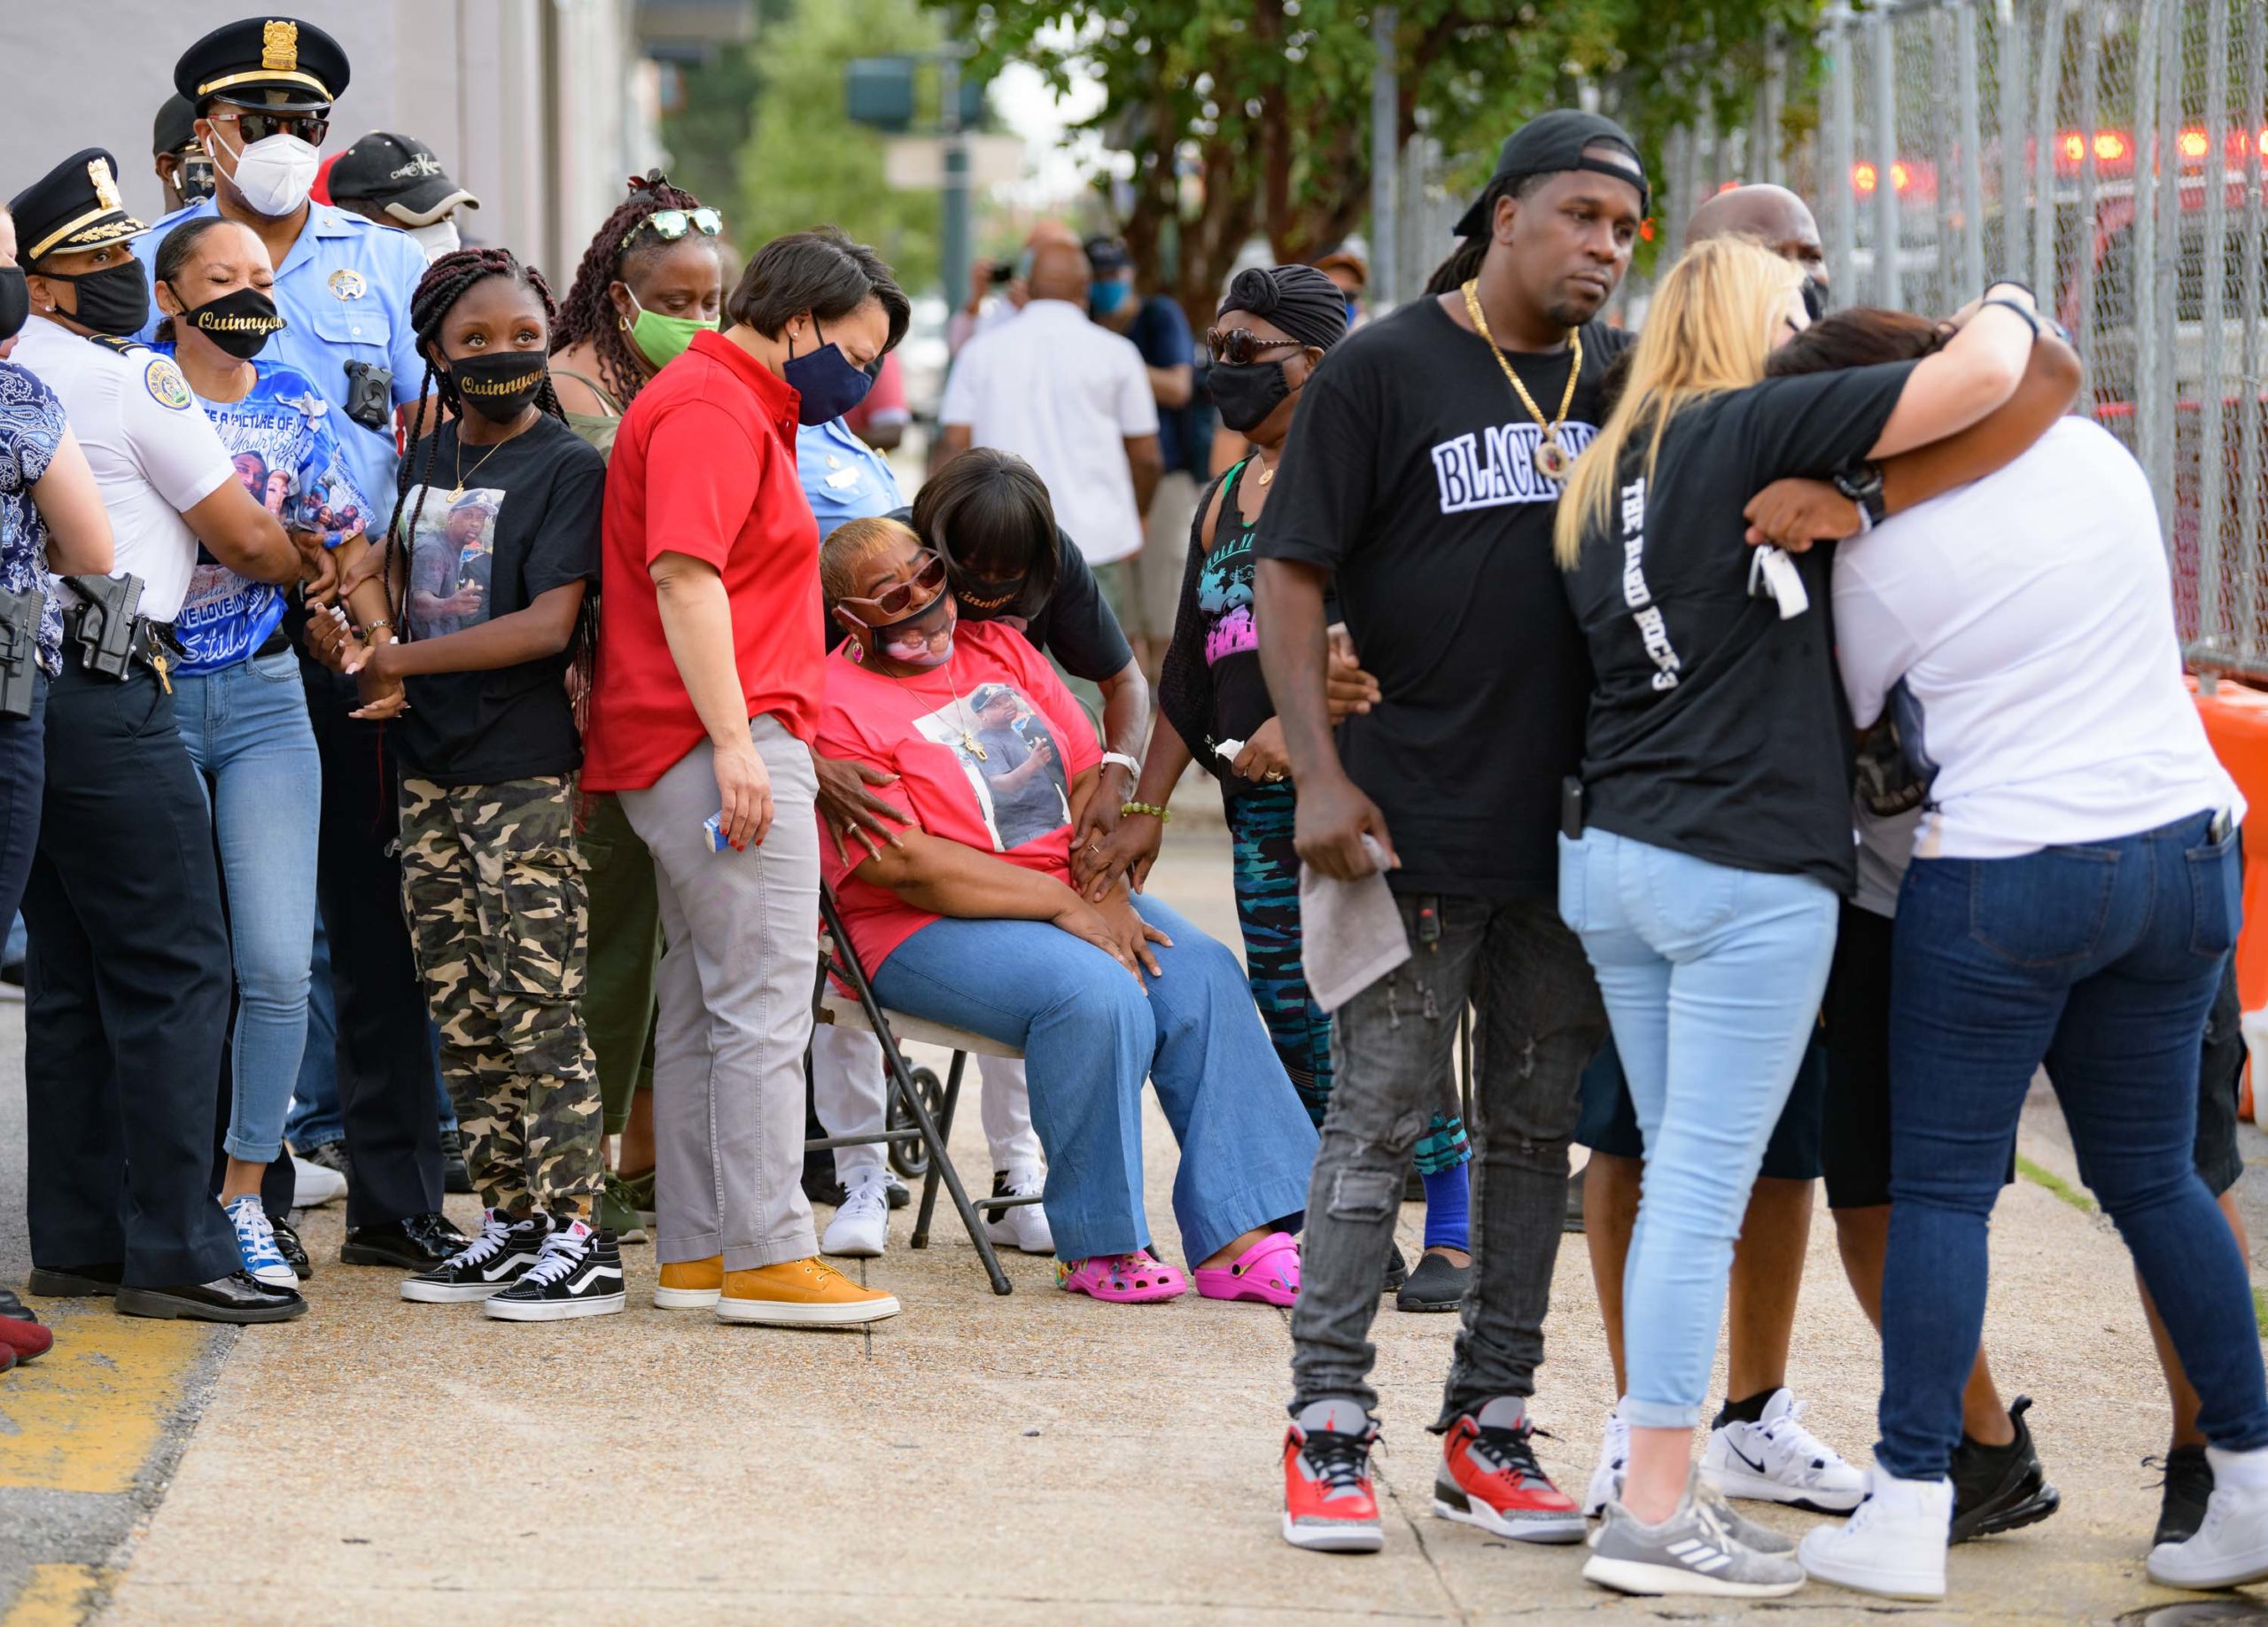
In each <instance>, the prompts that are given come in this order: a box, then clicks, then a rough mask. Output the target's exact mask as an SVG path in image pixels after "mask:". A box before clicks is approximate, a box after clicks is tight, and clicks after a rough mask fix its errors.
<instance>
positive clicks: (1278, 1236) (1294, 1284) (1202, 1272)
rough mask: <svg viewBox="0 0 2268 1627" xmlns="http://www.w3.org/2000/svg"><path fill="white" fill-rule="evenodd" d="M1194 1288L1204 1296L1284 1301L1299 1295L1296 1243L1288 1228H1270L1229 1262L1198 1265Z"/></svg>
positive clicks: (1267, 1301) (1289, 1300)
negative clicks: (1273, 1229) (1235, 1259)
mask: <svg viewBox="0 0 2268 1627" xmlns="http://www.w3.org/2000/svg"><path fill="white" fill-rule="evenodd" d="M1197 1291H1198V1292H1199V1293H1200V1294H1202V1295H1203V1296H1205V1297H1206V1298H1208V1299H1254V1300H1258V1301H1259V1302H1260V1303H1261V1304H1264V1305H1288V1304H1291V1303H1292V1302H1293V1300H1295V1299H1297V1298H1298V1297H1299V1296H1300V1245H1299V1244H1298V1243H1297V1242H1294V1241H1293V1237H1292V1234H1290V1233H1289V1232H1270V1233H1269V1234H1268V1235H1267V1236H1265V1237H1263V1238H1262V1239H1261V1240H1260V1241H1259V1242H1256V1243H1254V1244H1253V1245H1252V1247H1251V1248H1249V1249H1246V1250H1245V1251H1244V1253H1243V1254H1242V1255H1240V1256H1239V1257H1238V1259H1237V1262H1236V1264H1234V1265H1200V1266H1199V1267H1198V1268H1197Z"/></svg>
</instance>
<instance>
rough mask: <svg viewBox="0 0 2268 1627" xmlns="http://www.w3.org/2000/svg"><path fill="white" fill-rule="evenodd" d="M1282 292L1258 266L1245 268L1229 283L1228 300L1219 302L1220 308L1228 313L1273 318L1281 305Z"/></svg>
mask: <svg viewBox="0 0 2268 1627" xmlns="http://www.w3.org/2000/svg"><path fill="white" fill-rule="evenodd" d="M1282 299H1283V295H1282V292H1280V290H1279V289H1278V286H1277V283H1276V279H1275V278H1274V277H1272V276H1269V274H1268V272H1267V271H1266V269H1263V268H1262V267H1260V266H1247V267H1246V268H1245V269H1243V270H1241V271H1239V272H1238V273H1237V274H1236V276H1234V277H1233V278H1232V279H1231V281H1230V283H1229V295H1228V298H1227V299H1225V300H1222V301H1221V308H1222V309H1223V310H1228V311H1249V312H1251V313H1252V314H1253V315H1255V316H1262V317H1265V316H1273V315H1275V314H1276V307H1277V306H1278V304H1279V303H1281V301H1282Z"/></svg>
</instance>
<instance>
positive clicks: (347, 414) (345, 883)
mask: <svg viewBox="0 0 2268 1627" xmlns="http://www.w3.org/2000/svg"><path fill="white" fill-rule="evenodd" d="M350 73H351V68H350V65H349V64H348V62H347V59H346V52H345V51H342V50H341V49H340V48H339V44H338V41H336V40H334V39H332V38H331V37H330V35H328V34H326V33H324V32H323V31H322V29H321V28H319V27H315V25H314V24H313V23H308V22H302V21H300V20H299V19H296V18H290V17H253V18H246V19H244V20H242V21H240V22H233V23H229V24H226V25H224V26H223V27H218V28H215V29H214V30H213V32H212V33H210V34H208V35H206V36H205V37H204V38H203V39H201V40H198V42H197V43H195V44H194V45H191V46H190V48H189V49H188V50H187V51H183V53H182V57H181V59H180V61H179V62H177V63H176V64H175V66H174V88H175V90H177V91H179V92H180V94H181V95H182V96H183V97H184V98H186V99H187V100H188V101H189V103H190V105H191V107H192V108H193V109H194V110H195V113H196V125H195V128H196V133H197V136H198V140H199V141H200V142H201V143H203V144H204V146H205V150H206V152H208V153H209V154H210V155H211V156H212V159H213V163H214V171H215V174H216V179H217V183H218V190H217V191H216V192H215V193H214V196H213V197H211V198H207V199H204V200H203V201H201V202H199V203H197V204H195V205H192V206H190V207H188V208H185V209H182V210H180V211H177V212H176V213H175V214H169V215H167V216H166V217H165V218H164V219H163V220H161V221H159V222H158V223H157V225H156V227H155V228H154V229H152V230H151V233H150V235H149V236H148V237H145V238H144V239H143V240H142V241H141V242H140V243H139V244H137V245H136V247H135V253H136V254H137V255H138V256H139V257H140V258H141V259H142V261H143V262H144V264H147V263H149V262H150V261H151V259H153V258H154V256H155V255H156V253H157V245H158V244H159V242H160V241H162V240H163V238H164V237H165V234H166V232H167V230H170V229H172V228H173V227H175V226H176V225H178V224H180V223H181V222H183V221H187V220H193V219H196V218H198V216H200V215H210V214H221V215H225V216H226V217H227V218H229V220H232V221H237V222H241V223H242V224H244V225H245V226H248V227H250V228H251V229H252V230H253V231H254V232H255V233H257V234H258V235H259V237H260V240H261V242H263V243H265V244H266V245H268V260H269V261H270V262H271V263H272V264H273V265H274V266H275V268H276V285H275V287H274V288H273V289H271V290H270V291H269V292H270V294H271V296H272V297H273V298H274V300H275V301H276V308H277V309H278V310H279V311H280V312H281V313H282V314H283V319H284V320H285V321H286V322H287V323H290V326H288V327H286V328H285V329H284V330H283V331H282V332H281V333H278V334H277V335H276V337H275V338H274V339H271V340H270V341H269V343H268V352H267V354H270V355H274V356H276V357H279V358H280V359H282V360H283V361H284V362H289V363H290V364H291V366H293V367H296V368H298V369H299V370H300V371H301V372H303V373H305V374H306V375H307V377H308V378H311V379H313V380H314V381H315V388H316V389H317V390H319V391H321V392H322V395H323V398H324V399H325V400H326V401H329V402H330V405H331V407H332V408H333V409H334V410H333V412H332V414H331V422H332V424H335V425H337V426H338V440H339V446H340V448H341V450H342V451H343V452H344V453H345V455H346V459H347V461H348V463H349V464H350V465H351V472H352V473H353V479H354V485H355V489H356V490H358V491H360V492H361V493H362V494H364V495H365V496H367V497H368V498H369V500H370V502H372V503H374V504H376V505H377V515H376V517H375V520H374V524H373V526H372V529H373V531H374V532H375V531H377V529H378V528H379V527H380V526H382V525H383V524H384V520H385V519H386V518H387V517H389V516H390V515H391V514H392V509H393V500H394V467H395V462H396V455H395V451H394V437H393V416H394V412H395V409H396V408H397V407H399V406H400V405H402V404H404V403H407V402H408V401H414V400H415V399H416V394H417V389H418V385H419V383H420V381H421V380H422V379H423V377H424V362H423V358H422V357H421V356H420V355H419V354H417V345H416V334H415V332H414V331H413V330H412V328H411V325H410V320H409V301H410V296H411V295H412V294H413V293H414V292H416V287H417V282H418V279H419V278H420V277H422V276H424V275H425V257H424V255H423V253H422V252H421V251H420V250H419V248H418V246H417V245H416V243H415V242H413V241H412V240H411V239H410V238H409V237H407V236H405V235H404V234H403V233H401V232H399V231H392V230H388V229H386V228H384V227H383V226H378V225H376V224H374V223H373V222H369V221H366V220H363V219H362V218H361V217H360V216H358V215H354V214H348V213H346V211H345V210H343V209H336V208H333V207H331V206H329V205H327V204H319V203H315V202H313V201H311V197H310V194H311V191H312V188H313V186H314V184H315V174H316V171H317V170H318V169H319V168H320V167H321V165H322V160H321V157H320V155H319V154H318V152H317V151H316V149H317V148H318V147H319V146H320V145H321V144H322V140H323V137H324V135H325V134H326V132H327V131H328V129H329V128H330V109H331V104H332V102H333V101H334V100H336V99H337V97H338V94H339V92H341V91H343V90H346V83H347V80H348V77H349V74H350ZM154 327H155V313H154V312H153V313H152V315H151V329H152V330H154ZM298 626H299V622H298V619H297V617H296V616H295V617H294V618H293V619H291V621H289V622H287V623H286V627H287V628H290V629H291V630H293V631H294V633H295V635H296V629H297V627H298ZM300 665H301V672H302V675H303V677H304V680H305V681H306V684H307V714H308V718H309V720H310V721H311V722H312V723H313V724H314V725H315V744H316V747H317V749H318V750H319V751H321V753H322V775H323V785H322V850H321V852H322V856H321V860H320V862H319V868H318V872H317V877H318V879H317V893H318V896H319V899H320V900H321V904H322V922H323V930H324V935H325V936H326V937H327V938H328V939H329V946H330V967H331V991H330V992H331V993H332V995H333V998H334V1000H335V1003H336V1008H337V1012H338V1049H337V1055H336V1058H335V1061H336V1063H337V1068H338V1099H339V1109H340V1115H341V1117H342V1118H343V1120H344V1122H345V1125H346V1145H347V1149H348V1156H349V1157H350V1158H351V1159H352V1160H353V1173H352V1176H351V1178H350V1180H349V1183H348V1186H347V1192H346V1226H347V1230H346V1242H345V1243H344V1245H343V1246H342V1247H341V1249H340V1250H339V1257H340V1258H341V1259H342V1260H344V1261H346V1263H347V1264H349V1265H385V1266H390V1267H393V1268H395V1269H399V1270H403V1271H410V1272H418V1271H424V1270H426V1269H428V1268H430V1267H431V1266H433V1265H439V1263H440V1262H441V1261H442V1260H443V1259H446V1258H447V1257H448V1256H449V1255H450V1254H451V1253H453V1252H454V1251H455V1250H456V1249H460V1248H462V1247H463V1246H464V1237H463V1234H462V1233H461V1232H459V1231H458V1230H457V1228H456V1227H455V1226H453V1225H452V1224H451V1223H450V1222H449V1221H448V1220H447V1219H446V1218H443V1216H442V1215H441V1213H440V1208H441V1142H440V1125H439V1117H438V1110H437V1104H438V1102H439V1100H440V1092H439V1082H438V1080H437V1078H436V1077H435V1073H434V1063H433V1053H432V1047H431V1043H430V1042H429V1040H428V1039H427V1034H426V1020H425V1000H424V993H423V988H422V986H421V985H419V983H418V981H417V971H416V962H415V961H414V960H413V959H412V958H411V954H410V947H409V936H408V930H407V928H406V927H405V926H404V924H403V922H402V916H401V880H400V861H399V860H398V859H396V858H394V857H393V856H392V855H391V854H390V852H389V851H388V849H389V846H390V845H391V842H392V832H393V826H394V821H393V818H392V809H393V806H394V784H393V772H394V771H393V766H392V751H391V750H390V749H389V746H388V744H387V739H386V734H385V731H384V728H383V727H382V726H381V725H379V724H378V723H376V722H373V721H369V720H359V719H353V718H350V717H349V716H348V715H347V714H348V713H349V712H352V711H353V709H354V708H355V707H356V706H357V705H360V704H361V702H360V699H359V697H358V695H357V692H356V686H355V683H354V681H353V680H352V679H347V678H341V677H339V676H338V674H337V673H331V672H330V671H328V670H326V669H325V668H323V667H322V666H318V665H316V664H315V662H314V661H312V660H307V659H305V658H303V659H302V661H301V664H300ZM318 1060H320V1059H318ZM290 1167H291V1166H290V1164H289V1161H288V1160H284V1159H280V1158H279V1159H277V1160H276V1163H275V1164H272V1165H270V1166H269V1171H270V1182H271V1183H278V1182H280V1183H281V1185H282V1187H283V1189H284V1190H285V1191H286V1192H288V1190H289V1186H290ZM261 1195H262V1197H263V1198H268V1207H269V1208H270V1209H271V1210H273V1209H274V1208H275V1207H276V1201H275V1199H274V1198H273V1197H271V1196H270V1193H269V1189H268V1187H263V1188H262V1193H261Z"/></svg>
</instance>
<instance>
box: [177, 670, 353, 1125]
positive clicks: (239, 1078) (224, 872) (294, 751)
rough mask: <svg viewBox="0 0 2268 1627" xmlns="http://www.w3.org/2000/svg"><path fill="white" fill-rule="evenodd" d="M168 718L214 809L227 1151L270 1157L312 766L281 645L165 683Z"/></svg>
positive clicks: (293, 1057) (303, 999)
mask: <svg viewBox="0 0 2268 1627" xmlns="http://www.w3.org/2000/svg"><path fill="white" fill-rule="evenodd" d="M174 716H175V720H176V721H177V723H178V724H179V727H180V728H181V737H182V743H183V744H184V745H186V746H187V747H188V748H189V755H190V760H191V761H192V762H194V763H195V764H196V765H197V768H198V775H199V776H200V777H201V778H202V780H203V781H204V783H205V794H206V801H207V802H208V804H209V805H210V806H211V808H212V813H213V829H214V837H215V839H216V841H217V843H218V845H219V847H220V852H221V884H222V885H223V887H224V888H225V889H226V890H227V899H228V910H229V943H230V946H231V953H232V954H233V956H234V958H235V961H236V971H237V1032H236V1043H235V1052H234V1059H235V1090H234V1092H233V1094H232V1096H231V1099H230V1102H229V1133H228V1136H227V1139H226V1140H224V1141H223V1142H222V1145H223V1146H225V1147H226V1148H228V1152H229V1156H230V1157H232V1158H242V1159H244V1160H245V1162H246V1163H248V1164H268V1163H271V1162H273V1161H274V1160H275V1158H276V1156H277V1155H278V1154H280V1153H281V1152H282V1151H283V1114H284V1110H285V1109H287V1108H288V1107H289V1106H290V1105H291V1087H292V1086H293V1085H294V1084H295V1083H296V1082H297V1080H298V1078H299V1057H300V1054H301V1052H302V1051H303V1050H304V1049H305V1047H306V1045H307V977H308V955H309V951H310V949H311V947H312V946H313V945H314V942H315V826H316V821H317V820H318V818H319V817H320V815H321V812H322V759H321V758H319V757H318V756H317V755H316V753H315V731H314V730H313V728H310V727H309V726H308V723H307V691H306V689H305V688H304V687H303V686H302V685H301V683H300V681H299V657H298V656H296V655H294V654H292V653H291V651H290V650H285V651H283V653H282V654H280V655H272V656H268V657H266V658H261V659H258V660H247V661H239V662H238V663H237V665H236V666H229V667H223V668H222V669H221V670H220V671H219V672H217V673H183V675H181V676H179V677H177V678H175V680H174Z"/></svg>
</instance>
